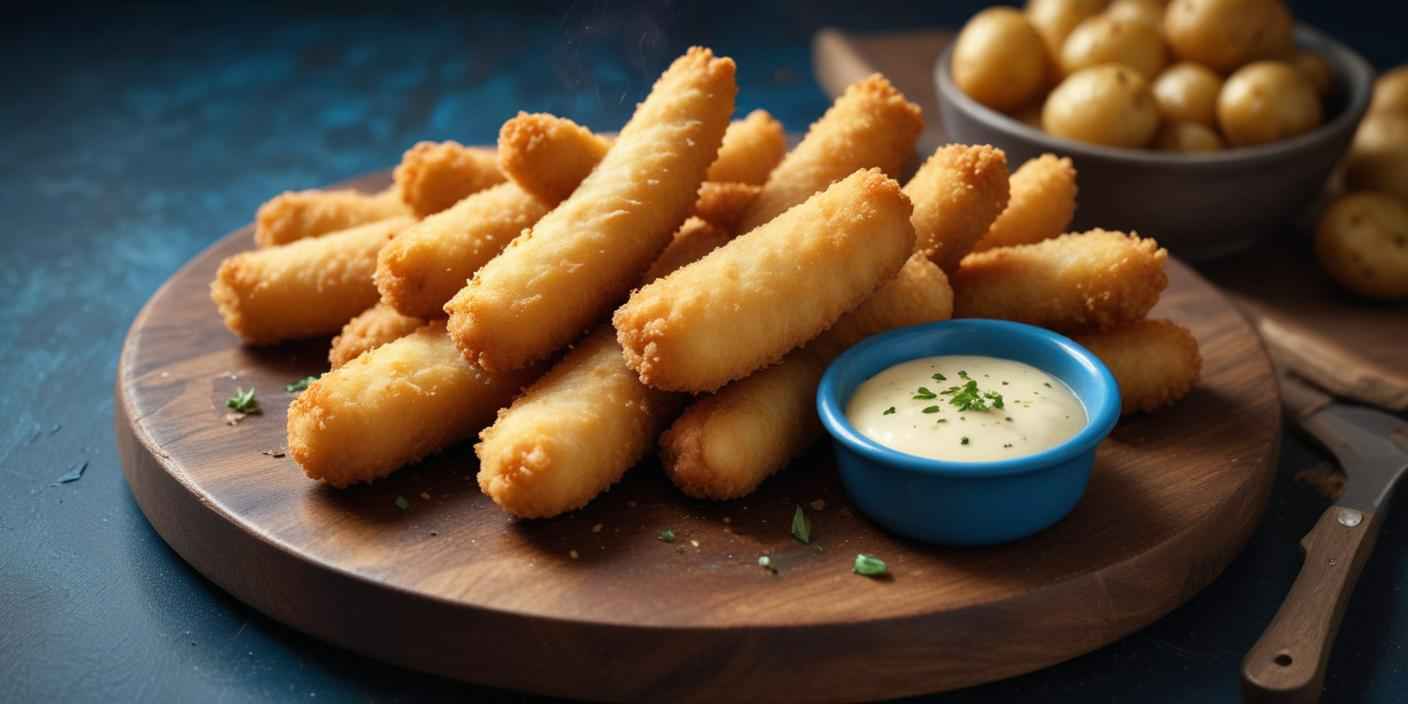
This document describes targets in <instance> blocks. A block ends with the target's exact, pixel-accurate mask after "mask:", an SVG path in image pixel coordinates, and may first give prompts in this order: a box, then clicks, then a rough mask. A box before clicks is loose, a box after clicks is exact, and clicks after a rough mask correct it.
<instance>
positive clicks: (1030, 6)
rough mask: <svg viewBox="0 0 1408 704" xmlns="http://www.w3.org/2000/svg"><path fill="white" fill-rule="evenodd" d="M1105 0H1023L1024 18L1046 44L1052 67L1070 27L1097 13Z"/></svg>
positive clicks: (1074, 26)
mask: <svg viewBox="0 0 1408 704" xmlns="http://www.w3.org/2000/svg"><path fill="white" fill-rule="evenodd" d="M1106 2H1107V0H1027V19H1028V20H1030V21H1031V23H1032V26H1033V27H1035V28H1036V31H1037V34H1040V35H1041V39H1042V41H1043V42H1045V43H1046V51H1047V54H1048V55H1049V56H1050V57H1051V60H1052V65H1053V66H1057V67H1059V66H1060V62H1059V60H1058V59H1059V57H1060V56H1061V47H1062V45H1064V44H1065V43H1066V37H1068V36H1070V34H1071V30H1073V29H1075V28H1076V25H1078V24H1080V23H1081V22H1084V21H1085V20H1086V19H1088V18H1091V17H1094V16H1095V15H1098V14H1100V12H1101V11H1102V10H1104V9H1105V3H1106Z"/></svg>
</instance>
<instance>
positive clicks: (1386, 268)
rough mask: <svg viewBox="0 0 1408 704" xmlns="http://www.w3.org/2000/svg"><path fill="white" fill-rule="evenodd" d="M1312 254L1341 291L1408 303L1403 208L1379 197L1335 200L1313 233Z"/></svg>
mask: <svg viewBox="0 0 1408 704" xmlns="http://www.w3.org/2000/svg"><path fill="white" fill-rule="evenodd" d="M1315 254H1316V255H1317V256H1319V257H1320V264H1321V265H1322V266H1324V267H1325V271H1326V272H1327V273H1329V274H1330V277H1331V278H1333V279H1334V280H1335V281H1337V282H1339V284H1340V285H1341V286H1344V287H1345V288H1347V289H1349V290H1350V291H1353V292H1355V293H1358V294H1360V295H1362V296H1369V297H1371V298H1382V299H1388V300H1398V299H1403V298H1408V207H1405V206H1404V205H1403V203H1402V202H1401V201H1399V200H1397V199H1395V198H1392V197H1390V196H1387V195H1384V194H1382V193H1372V192H1361V193H1350V194H1347V195H1343V196H1340V197H1339V198H1338V199H1336V200H1335V201H1334V202H1333V203H1331V204H1330V207H1329V208H1327V209H1326V210H1325V214H1324V216H1322V217H1321V218H1320V226H1319V227H1318V228H1316V231H1315Z"/></svg>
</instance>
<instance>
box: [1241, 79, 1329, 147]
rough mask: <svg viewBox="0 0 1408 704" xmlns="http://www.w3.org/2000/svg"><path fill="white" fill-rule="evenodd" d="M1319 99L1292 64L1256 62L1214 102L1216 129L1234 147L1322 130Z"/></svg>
mask: <svg viewBox="0 0 1408 704" xmlns="http://www.w3.org/2000/svg"><path fill="white" fill-rule="evenodd" d="M1322 117H1323V115H1322V108H1321V106H1320V96H1318V95H1316V94H1315V88H1313V87H1311V85H1310V81H1309V80H1307V79H1306V78H1305V76H1302V75H1301V74H1300V72H1299V71H1297V70H1295V69H1293V68H1291V66H1290V64H1286V63H1282V62H1280V61H1258V62H1256V63H1253V64H1248V65H1247V66H1244V67H1242V68H1240V69H1238V70H1237V72H1236V73H1234V74H1232V75H1231V76H1230V77H1228V79H1227V83H1226V84H1225V85H1223V87H1222V94H1221V95H1219V96H1218V97H1217V123H1218V125H1220V126H1221V127H1222V134H1223V135H1224V136H1226V137H1227V142H1228V143H1229V144H1231V145H1233V146H1237V147H1245V146H1251V145H1254V144H1266V143H1269V142H1276V141H1279V140H1282V139H1286V138H1288V137H1294V136H1296V135H1298V134H1304V133H1306V132H1309V131H1310V130H1313V129H1315V128H1316V127H1318V126H1319V125H1320V120H1321V118H1322Z"/></svg>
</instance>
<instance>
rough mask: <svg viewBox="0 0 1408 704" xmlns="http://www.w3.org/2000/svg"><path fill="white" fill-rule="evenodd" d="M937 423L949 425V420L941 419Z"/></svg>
mask: <svg viewBox="0 0 1408 704" xmlns="http://www.w3.org/2000/svg"><path fill="white" fill-rule="evenodd" d="M937 422H939V423H947V422H948V419H947V418H940V419H939V420H938V421H937Z"/></svg>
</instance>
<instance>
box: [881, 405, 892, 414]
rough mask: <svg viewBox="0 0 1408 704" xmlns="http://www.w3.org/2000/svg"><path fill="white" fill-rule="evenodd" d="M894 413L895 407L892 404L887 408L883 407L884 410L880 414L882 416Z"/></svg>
mask: <svg viewBox="0 0 1408 704" xmlns="http://www.w3.org/2000/svg"><path fill="white" fill-rule="evenodd" d="M894 414H895V407H894V406H890V407H889V408H886V409H885V412H884V413H881V414H880V415H882V416H892V415H894Z"/></svg>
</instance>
